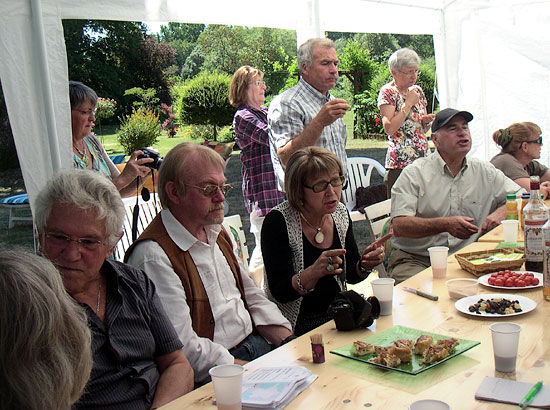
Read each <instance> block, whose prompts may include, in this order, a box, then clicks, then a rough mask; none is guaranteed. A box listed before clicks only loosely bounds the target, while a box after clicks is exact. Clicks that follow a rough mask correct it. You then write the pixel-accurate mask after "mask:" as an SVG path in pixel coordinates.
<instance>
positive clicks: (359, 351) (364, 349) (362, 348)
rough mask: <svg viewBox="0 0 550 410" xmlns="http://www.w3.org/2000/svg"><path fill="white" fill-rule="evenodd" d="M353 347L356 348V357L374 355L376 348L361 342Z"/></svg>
mask: <svg viewBox="0 0 550 410" xmlns="http://www.w3.org/2000/svg"><path fill="white" fill-rule="evenodd" d="M353 347H354V348H355V352H354V353H353V354H354V355H356V356H366V355H368V354H372V353H374V346H373V345H371V344H370V343H367V342H363V341H361V340H357V341H356V342H353Z"/></svg>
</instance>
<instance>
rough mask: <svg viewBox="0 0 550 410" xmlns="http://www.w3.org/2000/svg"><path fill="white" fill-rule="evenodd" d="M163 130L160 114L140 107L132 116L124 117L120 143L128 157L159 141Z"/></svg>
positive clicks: (119, 137)
mask: <svg viewBox="0 0 550 410" xmlns="http://www.w3.org/2000/svg"><path fill="white" fill-rule="evenodd" d="M161 131H162V128H161V125H160V121H159V117H158V114H155V113H154V112H153V111H151V110H149V109H147V108H144V107H140V108H138V109H134V110H133V112H132V114H130V115H127V116H124V117H123V118H122V121H121V124H120V132H119V133H118V142H119V143H120V145H122V147H123V148H124V151H125V152H126V154H127V155H130V154H131V153H132V152H134V151H136V150H138V149H140V148H143V147H150V146H152V145H153V144H155V143H156V142H157V141H158V138H159V137H160V134H161Z"/></svg>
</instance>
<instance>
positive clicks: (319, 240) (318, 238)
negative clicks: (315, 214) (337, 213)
mask: <svg viewBox="0 0 550 410" xmlns="http://www.w3.org/2000/svg"><path fill="white" fill-rule="evenodd" d="M300 216H301V217H302V218H304V221H306V223H307V224H308V225H309V227H310V228H311V229H315V230H316V231H317V233H316V234H315V236H314V237H313V239H315V242H317V243H323V240H324V239H325V235H323V232H321V226H323V221H324V220H325V215H323V217H322V218H321V225H320V226H319V227H318V228H316V227H314V226H313V225H312V224H310V223H309V221H308V220H307V219H306V217H305V216H304V214H303V213H301V212H300Z"/></svg>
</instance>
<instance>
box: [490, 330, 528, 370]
mask: <svg viewBox="0 0 550 410" xmlns="http://www.w3.org/2000/svg"><path fill="white" fill-rule="evenodd" d="M489 329H491V335H492V338H493V354H494V356H495V370H496V371H499V372H503V373H511V372H515V371H516V359H517V356H518V345H519V334H520V332H521V326H520V325H518V324H516V323H511V322H501V323H493V324H492V325H491V326H489Z"/></svg>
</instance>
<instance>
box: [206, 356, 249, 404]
mask: <svg viewBox="0 0 550 410" xmlns="http://www.w3.org/2000/svg"><path fill="white" fill-rule="evenodd" d="M208 373H210V376H211V377H212V383H213V384H214V395H215V396H216V406H217V407H218V409H219V410H240V409H241V399H242V394H243V373H244V368H243V367H242V366H239V365H238V364H222V365H220V366H216V367H213V368H211V369H210V370H209V371H208Z"/></svg>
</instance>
